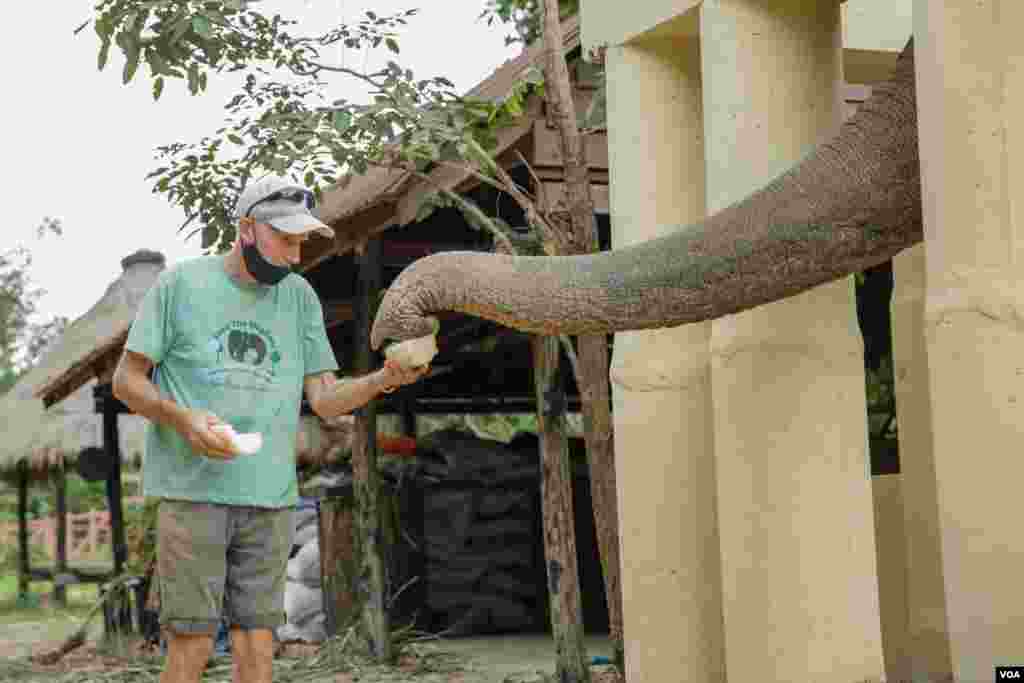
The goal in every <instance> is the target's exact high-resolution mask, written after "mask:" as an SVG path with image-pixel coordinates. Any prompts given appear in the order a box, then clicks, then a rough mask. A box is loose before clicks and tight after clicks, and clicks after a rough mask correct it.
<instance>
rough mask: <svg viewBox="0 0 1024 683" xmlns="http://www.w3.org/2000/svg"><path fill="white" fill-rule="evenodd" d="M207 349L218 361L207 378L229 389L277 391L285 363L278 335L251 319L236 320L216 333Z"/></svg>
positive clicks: (213, 383) (213, 384)
mask: <svg viewBox="0 0 1024 683" xmlns="http://www.w3.org/2000/svg"><path fill="white" fill-rule="evenodd" d="M207 349H208V350H209V351H210V352H212V354H214V364H213V365H212V366H211V367H209V368H207V370H206V381H207V382H208V383H209V384H210V385H212V386H217V387H223V388H225V389H240V390H245V391H253V392H259V393H266V392H269V391H273V389H274V384H275V383H276V379H277V375H278V371H279V370H280V364H281V352H280V349H279V348H278V345H277V340H276V339H274V335H273V334H272V333H271V332H270V331H269V330H268V329H266V328H265V327H263V326H262V325H260V324H259V323H257V322H254V321H251V320H232V321H231V322H230V323H228V324H227V325H224V326H223V327H221V328H220V329H219V330H217V331H216V332H214V333H213V336H211V337H210V340H209V341H208V342H207Z"/></svg>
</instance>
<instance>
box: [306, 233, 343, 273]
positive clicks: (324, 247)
mask: <svg viewBox="0 0 1024 683" xmlns="http://www.w3.org/2000/svg"><path fill="white" fill-rule="evenodd" d="M336 247H337V244H336V243H335V241H334V240H331V239H327V238H326V237H314V238H313V239H310V240H306V241H305V242H303V243H302V249H301V252H300V253H301V255H302V256H301V261H300V263H299V270H300V271H302V272H305V271H308V270H311V269H312V268H313V267H315V266H316V265H317V264H319V263H321V262H322V261H324V260H325V259H328V258H330V257H331V256H334V254H335V253H336Z"/></svg>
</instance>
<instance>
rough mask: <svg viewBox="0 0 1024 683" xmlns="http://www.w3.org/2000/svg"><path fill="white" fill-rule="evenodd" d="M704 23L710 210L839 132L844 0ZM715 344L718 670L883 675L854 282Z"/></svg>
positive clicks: (744, 675) (719, 324)
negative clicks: (721, 638) (721, 641)
mask: <svg viewBox="0 0 1024 683" xmlns="http://www.w3.org/2000/svg"><path fill="white" fill-rule="evenodd" d="M701 36H702V43H701V50H702V61H703V66H704V69H703V83H704V122H705V140H706V146H705V153H706V157H707V172H708V175H707V188H708V190H707V191H708V211H709V212H713V211H716V210H719V209H721V208H723V207H724V206H726V205H728V204H730V203H732V202H734V201H737V200H739V199H741V198H743V197H745V196H746V195H748V194H749V193H751V192H752V191H753V190H755V189H757V188H759V187H761V186H763V185H764V184H765V183H767V182H768V181H769V180H771V179H772V178H773V177H775V176H777V175H778V174H780V173H781V172H783V171H785V170H786V169H787V168H789V167H791V166H792V165H793V164H794V163H795V162H796V161H798V160H799V159H801V158H802V157H803V156H805V155H806V154H807V153H808V152H809V151H810V150H811V149H812V148H813V146H814V145H815V144H817V143H818V142H820V141H821V140H823V139H825V138H827V137H828V136H830V135H831V134H833V133H834V132H835V131H836V129H837V128H838V124H839V121H840V117H841V106H840V100H841V88H840V84H841V82H842V64H841V56H840V54H841V53H840V50H841V44H840V36H841V32H840V22H839V3H837V2H835V1H834V0H777V1H774V2H770V3H768V2H763V0H706V1H705V3H704V4H703V7H702V11H701ZM711 353H712V362H711V365H712V367H711V377H712V394H713V396H714V423H715V437H714V438H715V460H716V476H717V480H718V511H719V517H718V519H719V531H720V536H721V548H722V551H721V561H722V575H723V580H722V601H723V611H724V622H725V641H726V646H727V649H726V667H727V670H728V672H729V679H730V680H731V681H748V680H759V681H824V680H828V681H836V682H841V681H850V682H852V681H876V680H880V679H881V678H882V677H883V676H884V664H883V661H882V649H881V635H880V623H879V620H880V617H879V604H878V584H877V579H876V562H875V539H874V523H873V509H872V491H871V480H870V468H869V462H868V446H867V410H866V405H865V393H864V361H863V341H862V340H861V337H860V331H859V328H858V325H857V320H856V311H855V305H854V292H853V283H852V280H851V279H846V280H843V281H840V282H837V283H833V284H831V285H828V286H824V287H819V288H817V289H815V290H813V291H811V292H807V293H805V294H803V295H800V296H796V297H793V298H790V299H787V300H785V301H781V302H777V303H775V304H772V305H768V306H763V307H759V308H756V309H753V310H751V311H746V312H744V313H742V314H739V315H735V316H730V317H728V318H725V319H722V320H719V321H715V322H714V323H713V326H712V339H711Z"/></svg>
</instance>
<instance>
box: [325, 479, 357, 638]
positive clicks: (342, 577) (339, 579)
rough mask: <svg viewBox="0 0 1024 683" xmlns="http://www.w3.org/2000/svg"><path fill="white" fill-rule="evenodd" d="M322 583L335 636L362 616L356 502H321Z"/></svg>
mask: <svg viewBox="0 0 1024 683" xmlns="http://www.w3.org/2000/svg"><path fill="white" fill-rule="evenodd" d="M319 505H320V515H319V517H320V530H319V534H320V537H319V540H320V581H321V585H322V586H323V590H324V598H323V601H324V613H325V616H326V619H327V624H326V629H327V635H329V636H331V637H333V636H336V635H338V634H339V633H341V632H342V631H344V630H345V629H347V628H348V627H349V626H351V625H352V624H353V623H354V622H355V621H356V620H357V619H358V617H359V616H360V614H359V611H360V610H359V607H360V606H359V603H358V596H357V595H356V589H357V586H358V585H359V570H360V568H361V566H362V561H361V559H360V558H361V554H360V552H359V547H358V544H359V536H358V534H356V533H355V529H354V525H355V504H354V501H352V500H349V499H347V498H342V497H326V498H324V500H322V501H320V503H319Z"/></svg>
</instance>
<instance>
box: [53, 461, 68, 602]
mask: <svg viewBox="0 0 1024 683" xmlns="http://www.w3.org/2000/svg"><path fill="white" fill-rule="evenodd" d="M53 485H54V497H55V498H56V508H57V544H56V545H57V552H56V554H57V563H56V566H55V567H54V570H53V575H54V588H53V599H54V601H56V603H57V604H58V605H62V606H65V607H66V606H67V604H68V596H67V589H66V588H65V587H64V583H63V582H62V581H61V580H60V579H62V578H63V576H64V575H65V574H67V572H68V549H67V538H68V505H67V473H66V472H65V471H64V456H61V458H60V462H58V463H57V469H56V472H55V475H54V478H53Z"/></svg>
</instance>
